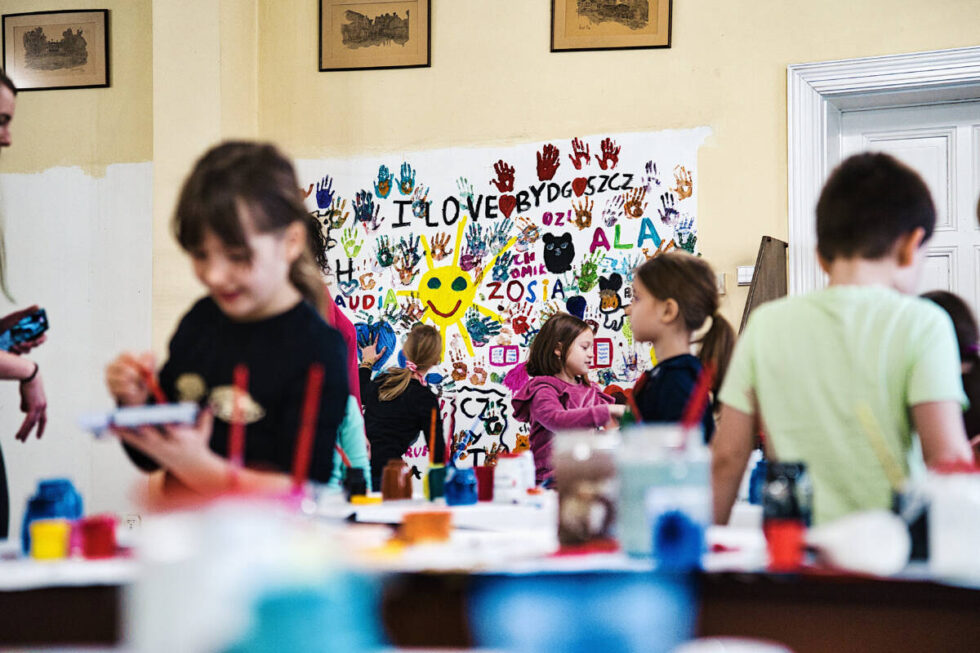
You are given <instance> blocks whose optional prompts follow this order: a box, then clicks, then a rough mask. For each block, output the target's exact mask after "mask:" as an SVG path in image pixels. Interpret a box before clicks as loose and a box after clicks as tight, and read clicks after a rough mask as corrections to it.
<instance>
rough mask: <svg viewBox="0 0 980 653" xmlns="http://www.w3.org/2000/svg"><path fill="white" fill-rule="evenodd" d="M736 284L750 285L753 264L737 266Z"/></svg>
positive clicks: (753, 268) (753, 270) (753, 269)
mask: <svg viewBox="0 0 980 653" xmlns="http://www.w3.org/2000/svg"><path fill="white" fill-rule="evenodd" d="M737 269H738V285H740V286H751V285H752V273H753V272H755V266H754V265H740V266H738V268H737Z"/></svg>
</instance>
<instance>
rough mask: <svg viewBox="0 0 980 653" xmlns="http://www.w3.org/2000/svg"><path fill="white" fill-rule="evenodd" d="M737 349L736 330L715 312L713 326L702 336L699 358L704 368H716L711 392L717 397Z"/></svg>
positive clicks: (712, 317)
mask: <svg viewBox="0 0 980 653" xmlns="http://www.w3.org/2000/svg"><path fill="white" fill-rule="evenodd" d="M734 349H735V329H733V328H732V325H731V323H729V321H728V320H726V319H725V318H724V317H723V316H722V315H721V313H718V312H715V314H714V315H712V316H711V326H710V327H709V328H708V331H707V333H705V334H704V335H703V336H701V349H700V351H698V358H699V359H700V360H701V364H702V365H704V366H708V365H709V364H710V365H713V366H714V368H715V380H714V383H713V384H712V386H711V392H712V393H713V394H714V395H716V396H717V394H718V390H720V389H721V383H722V381H724V380H725V374H726V373H727V372H728V363H729V362H730V361H731V359H732V351H734Z"/></svg>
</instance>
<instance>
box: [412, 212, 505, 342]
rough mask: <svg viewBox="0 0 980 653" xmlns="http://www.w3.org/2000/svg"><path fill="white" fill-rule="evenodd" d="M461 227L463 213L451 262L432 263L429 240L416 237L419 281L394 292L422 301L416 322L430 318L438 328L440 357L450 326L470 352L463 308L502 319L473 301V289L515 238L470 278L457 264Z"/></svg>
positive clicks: (462, 225) (464, 223) (474, 295)
mask: <svg viewBox="0 0 980 653" xmlns="http://www.w3.org/2000/svg"><path fill="white" fill-rule="evenodd" d="M465 226H466V216H465V215H464V216H463V217H462V218H460V220H459V226H458V227H456V247H455V249H454V250H453V262H452V263H449V264H446V265H442V266H439V267H435V266H434V265H433V260H432V251H431V250H430V249H429V241H428V240H427V239H426V237H425V236H424V235H422V236H421V237H420V238H421V241H422V248H423V249H424V250H425V264H426V266H427V268H428V271H427V272H426V273H425V274H423V275H422V278H421V279H420V280H419V285H418V287H417V288H416V289H415V290H401V291H399V292H398V294H399V295H410V296H412V297H417V298H418V300H419V301H420V302H421V303H422V306H423V307H424V308H425V312H424V313H422V317H421V318H420V321H422V322H425V321H426V320H430V321H432V322H433V323H434V324H435V325H436V326H437V327H438V328H439V332H440V334H441V335H442V353H443V356H445V354H446V342H447V340H448V337H447V336H448V330H449V327H451V326H455V327H456V328H457V329H459V332H460V334H461V335H462V336H463V342H465V343H466V351H468V352H469V354H470V356H472V355H473V341H472V339H471V338H470V334H469V332H468V331H467V330H466V324H465V322H464V321H463V320H464V316H465V315H466V311H467V310H469V308H470V307H471V306H472V307H473V308H475V309H476V310H478V311H479V312H480V313H482V314H484V315H486V316H488V317H490V318H491V319H494V320H496V321H497V322H503V318H502V317H500V316H499V315H497V314H496V313H495V312H493V311H492V310H490V309H489V308H487V307H486V306H482V305H480V304H478V303H476V302H475V301H474V299H475V298H476V291H477V289H478V288H479V287H480V284H481V283H482V282H483V278H484V276H486V273H487V272H488V271H489V270H491V269H493V265H494V263H496V261H497V258H498V257H499V256H500V255H501V254H503V253H504V252H506V251H507V250H508V249H509V248H510V247H511V245H513V244H514V243H515V242H517V238H516V237H514V238H511V239H510V240H508V241H507V243H506V244H505V245H504V246H503V247H502V248H500V250H499V251H497V252H495V253H494V255H493V257H492V258H491V259H490V260H489V261H488V262H487V263H486V265H484V266H483V268H482V269H481V270H480V271H479V274H478V275H477V277H476V279H474V278H473V277H472V276H470V273H469V272H467V271H466V270H464V269H463V268H461V267H459V257H460V250H461V249H462V244H463V229H464V228H465Z"/></svg>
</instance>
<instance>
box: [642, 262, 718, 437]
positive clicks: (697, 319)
mask: <svg viewBox="0 0 980 653" xmlns="http://www.w3.org/2000/svg"><path fill="white" fill-rule="evenodd" d="M718 304H719V301H718V288H717V286H716V285H715V274H714V272H713V271H712V269H711V266H710V265H708V263H707V262H705V261H704V259H701V258H698V257H695V256H691V255H690V254H687V253H686V252H670V253H667V254H661V255H659V256H656V257H654V258H652V259H650V260H648V261H647V262H646V263H644V264H643V265H641V266H639V267H638V268H636V271H635V272H634V278H633V303H632V305H630V306H629V307H628V309H627V314H628V315H629V320H630V325H631V326H632V328H633V336H634V337H635V338H636V339H637V340H638V341H640V342H650V343H653V348H654V351H655V352H656V354H657V361H658V363H657V366H656V367H654V368H653V369H652V370H650V371H649V372H647V373H646V374H645V375H644V376H642V377H641V378H640V380H639V381H638V382H637V384H636V387H635V388H634V389H633V399H634V400H635V402H636V407H637V409H638V410H639V412H640V415H637V418H638V419H641V420H642V421H644V422H677V421H679V420H680V419H681V416H682V414H683V412H684V408H685V406H687V402H688V399H689V398H690V396H691V393H692V392H693V390H694V386H695V383H696V382H697V379H698V376H699V375H700V374H701V370H702V368H703V367H704V366H706V365H709V364H710V365H711V367H712V369H714V374H715V376H714V382H713V383H712V386H711V391H712V393H713V394H716V393H717V392H718V389H719V388H720V387H721V382H722V380H724V378H725V372H726V371H727V370H728V362H729V360H730V359H731V357H732V350H733V349H734V347H735V331H734V329H732V326H731V324H729V323H728V320H726V319H725V318H724V317H722V315H721V314H720V313H719V312H718ZM705 326H707V327H708V329H707V331H706V332H705V333H704V335H703V336H701V338H700V339H698V340H697V341H695V339H694V333H695V332H696V331H699V330H701V329H703V328H704V327H705ZM695 342H697V343H700V347H699V349H698V355H697V356H694V355H693V354H691V345H692V344H693V343H695ZM702 425H703V427H704V439H705V442H707V441H708V440H710V439H711V436H712V435H713V434H714V430H715V421H714V416H713V414H712V411H711V410H706V411H705V413H704V417H703V420H702Z"/></svg>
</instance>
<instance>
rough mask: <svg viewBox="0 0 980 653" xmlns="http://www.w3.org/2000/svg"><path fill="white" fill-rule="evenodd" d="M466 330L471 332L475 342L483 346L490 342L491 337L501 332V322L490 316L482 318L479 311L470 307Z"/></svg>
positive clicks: (476, 344) (478, 345)
mask: <svg viewBox="0 0 980 653" xmlns="http://www.w3.org/2000/svg"><path fill="white" fill-rule="evenodd" d="M466 330H467V331H468V332H469V334H470V338H472V340H473V344H474V345H475V346H477V347H482V346H483V345H485V344H487V343H488V342H490V338H491V337H493V336H495V335H497V334H498V333H500V324H499V323H497V322H495V321H494V320H493V319H492V318H489V317H484V318H481V317H480V315H479V313H477V312H476V311H474V310H472V309H470V311H469V312H468V313H467V319H466Z"/></svg>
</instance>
